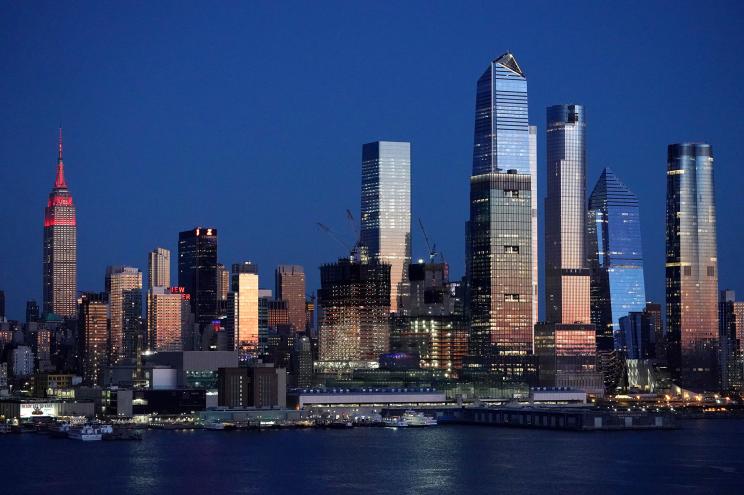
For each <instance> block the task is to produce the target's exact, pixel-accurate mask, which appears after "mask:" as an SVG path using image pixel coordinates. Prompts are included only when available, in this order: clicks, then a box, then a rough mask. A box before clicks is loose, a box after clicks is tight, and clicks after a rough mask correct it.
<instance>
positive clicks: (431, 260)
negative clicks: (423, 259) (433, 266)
mask: <svg viewBox="0 0 744 495" xmlns="http://www.w3.org/2000/svg"><path fill="white" fill-rule="evenodd" d="M418 221H419V227H421V233H422V234H424V241H425V242H426V249H428V250H429V263H434V258H436V257H437V256H439V258H440V259H441V260H442V263H444V255H443V254H442V253H439V252H437V245H436V244H432V243H431V242H430V241H429V236H428V235H427V234H426V229H425V228H424V222H423V221H421V217H419V219H418Z"/></svg>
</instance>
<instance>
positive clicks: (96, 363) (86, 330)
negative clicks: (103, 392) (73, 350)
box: [78, 292, 109, 385]
mask: <svg viewBox="0 0 744 495" xmlns="http://www.w3.org/2000/svg"><path fill="white" fill-rule="evenodd" d="M78 308H79V310H78V333H79V335H78V341H79V344H80V356H81V358H82V375H83V382H84V383H86V384H87V385H102V384H103V374H104V370H105V369H106V368H108V366H109V326H108V313H109V307H108V303H107V294H106V293H101V294H96V293H92V292H84V293H83V294H82V295H81V296H80V299H79V300H78Z"/></svg>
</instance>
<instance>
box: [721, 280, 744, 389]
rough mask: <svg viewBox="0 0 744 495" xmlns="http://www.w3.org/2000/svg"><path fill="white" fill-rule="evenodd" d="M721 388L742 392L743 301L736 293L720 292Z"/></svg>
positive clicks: (743, 360)
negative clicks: (737, 297)
mask: <svg viewBox="0 0 744 495" xmlns="http://www.w3.org/2000/svg"><path fill="white" fill-rule="evenodd" d="M719 327H720V331H719V339H720V347H721V351H720V358H721V386H722V389H723V390H724V391H726V392H736V393H739V394H741V393H742V392H744V301H737V300H736V293H735V292H734V291H733V290H730V289H726V290H722V291H721V297H720V302H719Z"/></svg>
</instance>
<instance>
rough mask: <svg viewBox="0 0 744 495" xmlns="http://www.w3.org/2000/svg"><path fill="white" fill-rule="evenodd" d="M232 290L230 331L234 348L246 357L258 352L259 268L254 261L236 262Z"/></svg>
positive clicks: (229, 301)
mask: <svg viewBox="0 0 744 495" xmlns="http://www.w3.org/2000/svg"><path fill="white" fill-rule="evenodd" d="M231 289H232V290H231V292H230V293H229V294H228V305H227V307H228V312H227V322H226V324H227V334H228V339H229V340H230V341H231V344H232V348H233V349H235V350H236V351H239V352H240V354H241V357H242V359H243V360H245V359H246V358H247V357H248V356H249V355H255V354H256V353H257V352H258V343H259V329H258V291H259V289H258V267H257V266H256V265H255V264H253V263H250V262H244V263H235V264H233V266H232V287H231Z"/></svg>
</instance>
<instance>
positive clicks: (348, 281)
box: [318, 258, 390, 368]
mask: <svg viewBox="0 0 744 495" xmlns="http://www.w3.org/2000/svg"><path fill="white" fill-rule="evenodd" d="M389 319H390V265H388V264H385V263H379V262H378V261H376V260H370V261H369V262H359V261H356V260H351V259H349V258H341V259H339V260H338V262H337V263H328V264H325V265H322V266H321V267H320V289H319V290H318V327H319V328H318V330H319V332H320V360H321V361H323V362H326V363H328V362H334V363H343V364H344V365H346V366H348V367H351V368H353V367H359V368H363V367H365V366H368V365H369V364H370V362H376V361H377V359H378V357H379V356H380V354H384V353H385V352H387V351H388V348H389V336H390V328H389Z"/></svg>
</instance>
